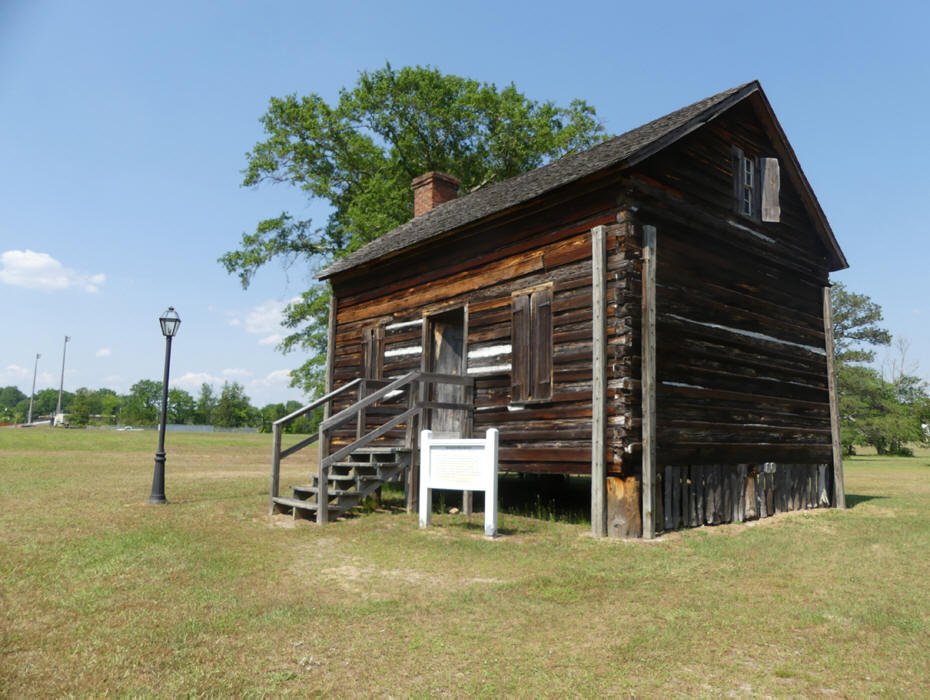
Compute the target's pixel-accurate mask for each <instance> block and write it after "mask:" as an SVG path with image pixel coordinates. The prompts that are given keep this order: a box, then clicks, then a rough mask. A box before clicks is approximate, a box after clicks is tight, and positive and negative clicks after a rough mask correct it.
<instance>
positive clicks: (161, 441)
mask: <svg viewBox="0 0 930 700" xmlns="http://www.w3.org/2000/svg"><path fill="white" fill-rule="evenodd" d="M158 322H159V323H160V324H161V332H162V335H164V336H165V378H164V380H162V383H161V424H160V425H159V426H158V450H157V451H156V452H155V474H154V476H153V477H152V495H151V496H149V503H167V502H168V499H167V498H165V423H166V422H167V420H168V369H169V368H170V367H171V339H172V338H173V337H174V336H176V335H177V333H178V328H179V327H180V325H181V318H180V316H178V312H177V311H175V310H174V307H173V306H169V307H168V310H167V311H166V312H165V313H163V314H162V315H161V318H159V319H158Z"/></svg>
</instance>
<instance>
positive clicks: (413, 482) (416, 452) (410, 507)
mask: <svg viewBox="0 0 930 700" xmlns="http://www.w3.org/2000/svg"><path fill="white" fill-rule="evenodd" d="M418 385H419V382H417V381H412V382H410V384H408V385H407V408H408V409H411V408H413V407H414V406H416V403H417V398H416V393H417V386H418ZM420 415H421V414H420V413H415V414H414V415H412V416H410V420H408V421H407V435H406V436H405V438H404V442H405V443H406V446H407V447H409V448H410V466H409V467H408V468H407V479H406V480H405V484H404V485H405V488H406V491H407V493H406V496H407V498H406V500H407V512H408V513H416V512H417V489H418V488H419V486H418V483H419V482H418V479H417V476H418V474H419V472H420V449H419V444H420V440H419V434H418V433H419V430H420V427H421V425H420V422H421V421H420Z"/></svg>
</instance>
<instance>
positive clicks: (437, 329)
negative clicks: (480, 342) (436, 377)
mask: <svg viewBox="0 0 930 700" xmlns="http://www.w3.org/2000/svg"><path fill="white" fill-rule="evenodd" d="M428 323H429V326H428V329H427V330H428V333H427V338H428V340H427V342H428V343H429V348H428V350H429V351H428V353H427V354H426V359H427V366H426V370H427V371H428V372H436V373H438V374H455V375H459V376H461V375H462V374H463V373H464V371H465V309H454V310H452V311H447V312H445V313H442V314H438V315H436V316H430V317H429V319H428ZM464 398H465V391H464V387H462V386H457V385H454V384H434V385H433V387H432V389H431V390H430V399H431V400H433V401H441V402H445V403H460V402H462V401H463V400H464ZM429 414H430V415H429V417H428V422H427V424H428V425H429V426H430V429H431V430H432V431H433V433H434V434H436V435H437V436H445V437H452V436H454V437H460V436H461V435H462V431H463V429H464V426H465V413H464V412H463V411H453V410H450V409H445V408H440V409H431V410H430V411H429Z"/></svg>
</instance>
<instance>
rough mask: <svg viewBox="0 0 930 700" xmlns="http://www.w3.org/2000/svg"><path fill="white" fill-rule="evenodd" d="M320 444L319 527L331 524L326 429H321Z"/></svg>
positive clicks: (317, 515) (318, 470)
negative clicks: (326, 464) (326, 460)
mask: <svg viewBox="0 0 930 700" xmlns="http://www.w3.org/2000/svg"><path fill="white" fill-rule="evenodd" d="M319 442H320V465H319V467H318V469H317V478H316V522H317V525H325V524H326V523H327V522H329V484H328V483H327V481H328V480H327V469H326V467H325V466H324V460H325V459H326V458H327V457H328V456H329V435H328V433H327V432H326V430H325V429H324V428H320V440H319Z"/></svg>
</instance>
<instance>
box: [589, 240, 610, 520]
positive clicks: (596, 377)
mask: <svg viewBox="0 0 930 700" xmlns="http://www.w3.org/2000/svg"><path fill="white" fill-rule="evenodd" d="M591 296H592V302H591V306H592V310H593V323H592V328H593V331H592V335H593V337H592V340H593V347H592V358H591V368H592V388H591V535H592V536H594V537H606V536H607V497H606V493H605V488H606V484H607V449H606V445H605V444H604V438H605V435H606V426H607V227H606V226H595V227H594V228H593V229H591Z"/></svg>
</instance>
